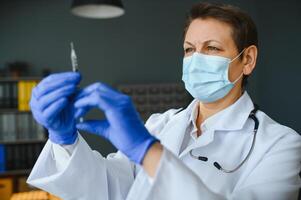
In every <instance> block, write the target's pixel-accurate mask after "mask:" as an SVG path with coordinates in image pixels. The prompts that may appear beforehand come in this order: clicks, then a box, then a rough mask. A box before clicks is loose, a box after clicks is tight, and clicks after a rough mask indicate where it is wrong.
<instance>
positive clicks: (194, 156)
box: [189, 104, 259, 173]
mask: <svg viewBox="0 0 301 200" xmlns="http://www.w3.org/2000/svg"><path fill="white" fill-rule="evenodd" d="M257 110H258V106H257V105H256V104H254V109H253V110H252V111H251V112H250V114H249V118H251V119H252V120H253V121H254V123H255V125H254V129H253V133H254V135H253V141H252V145H251V148H250V150H249V152H248V154H247V156H246V157H245V159H243V161H242V162H241V163H240V164H239V165H238V166H237V167H235V168H234V169H232V170H229V169H225V168H223V167H222V166H221V165H220V164H219V163H218V162H214V163H213V165H214V166H215V167H216V168H217V169H218V170H221V171H223V172H225V173H232V172H235V171H236V170H238V169H239V168H240V167H241V166H242V165H243V164H244V163H245V162H246V161H247V160H248V158H249V157H250V155H251V154H252V151H253V149H254V146H255V140H256V134H257V129H258V126H259V121H258V119H257V117H256V116H255V114H256V112H257ZM189 154H190V156H191V157H193V158H195V159H197V160H201V161H204V162H206V161H208V158H207V157H205V156H196V155H193V153H192V150H190V151H189Z"/></svg>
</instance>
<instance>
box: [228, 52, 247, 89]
mask: <svg viewBox="0 0 301 200" xmlns="http://www.w3.org/2000/svg"><path fill="white" fill-rule="evenodd" d="M245 50H246V48H244V49H243V50H242V51H241V52H240V53H239V54H238V55H237V56H236V57H235V58H233V59H232V60H231V61H230V62H229V64H230V63H231V62H233V61H234V60H235V59H237V58H239V56H241V54H242V53H243V52H244V51H245ZM243 75H244V72H242V73H241V74H240V75H239V77H238V78H237V79H236V80H235V81H233V82H232V84H235V83H236V82H237V81H238V80H239V79H240V78H241V77H242V76H243Z"/></svg>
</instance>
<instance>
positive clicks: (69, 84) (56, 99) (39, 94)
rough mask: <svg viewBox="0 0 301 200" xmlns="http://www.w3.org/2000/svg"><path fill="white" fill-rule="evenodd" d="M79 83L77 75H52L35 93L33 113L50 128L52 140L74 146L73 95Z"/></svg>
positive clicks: (72, 73) (43, 124)
mask: <svg viewBox="0 0 301 200" xmlns="http://www.w3.org/2000/svg"><path fill="white" fill-rule="evenodd" d="M80 80H81V76H80V74H79V73H76V72H65V73H58V74H52V75H50V76H48V77H46V78H44V79H43V80H42V81H41V82H40V83H39V84H38V85H37V86H36V87H35V88H34V89H33V90H32V96H31V100H30V107H31V111H32V114H33V116H34V118H35V120H36V121H37V122H38V123H39V124H41V125H42V126H44V127H45V128H47V129H48V132H49V139H50V140H51V141H52V142H54V143H57V144H73V143H74V142H75V140H76V138H77V131H76V127H75V119H74V106H73V102H72V101H73V100H74V99H72V96H73V97H74V94H75V92H76V91H77V88H76V86H77V84H78V83H79V82H80Z"/></svg>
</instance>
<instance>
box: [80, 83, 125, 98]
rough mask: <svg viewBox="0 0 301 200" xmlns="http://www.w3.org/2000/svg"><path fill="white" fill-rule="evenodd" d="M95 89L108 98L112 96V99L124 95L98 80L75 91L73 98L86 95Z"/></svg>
mask: <svg viewBox="0 0 301 200" xmlns="http://www.w3.org/2000/svg"><path fill="white" fill-rule="evenodd" d="M97 90H98V91H100V92H102V93H104V94H105V95H106V96H108V97H110V98H114V99H116V98H119V96H122V95H124V94H122V93H121V92H118V91H117V90H115V89H113V88H112V87H110V86H108V85H106V84H105V83H101V82H98V83H93V84H91V85H89V86H87V87H85V88H83V89H81V90H80V91H79V92H78V93H77V95H76V97H75V100H78V99H80V98H82V97H84V96H88V95H90V94H91V93H93V92H95V91H97Z"/></svg>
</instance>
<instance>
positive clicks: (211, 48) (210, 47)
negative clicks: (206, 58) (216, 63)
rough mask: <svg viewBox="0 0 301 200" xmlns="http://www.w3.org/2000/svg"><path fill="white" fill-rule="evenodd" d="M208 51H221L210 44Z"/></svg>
mask: <svg viewBox="0 0 301 200" xmlns="http://www.w3.org/2000/svg"><path fill="white" fill-rule="evenodd" d="M207 49H208V51H219V50H220V49H219V48H217V47H214V46H208V47H207Z"/></svg>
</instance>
